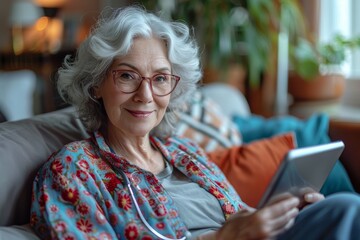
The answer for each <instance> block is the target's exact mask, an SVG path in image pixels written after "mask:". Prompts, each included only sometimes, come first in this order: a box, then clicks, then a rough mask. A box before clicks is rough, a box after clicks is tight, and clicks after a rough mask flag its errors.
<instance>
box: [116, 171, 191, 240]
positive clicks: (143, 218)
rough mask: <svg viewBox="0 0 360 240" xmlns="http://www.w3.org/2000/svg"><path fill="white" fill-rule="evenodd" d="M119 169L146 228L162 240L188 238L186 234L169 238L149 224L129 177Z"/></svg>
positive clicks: (182, 239) (184, 239) (183, 239)
mask: <svg viewBox="0 0 360 240" xmlns="http://www.w3.org/2000/svg"><path fill="white" fill-rule="evenodd" d="M118 170H119V173H120V175H121V177H122V178H123V179H124V180H125V185H126V187H127V188H128V190H129V192H130V197H131V199H132V201H133V203H134V205H135V208H136V211H137V212H138V214H139V217H140V219H141V221H142V222H143V224H144V225H145V226H146V228H147V229H149V231H150V232H152V233H153V234H154V235H155V236H156V237H158V238H160V239H162V240H186V236H184V237H182V238H168V237H166V236H164V235H162V234H161V233H159V232H158V231H156V230H155V229H154V228H153V227H152V226H151V225H150V224H149V222H148V221H147V220H146V218H145V217H144V215H143V214H142V212H141V209H140V207H139V204H138V202H137V201H136V198H135V195H134V192H133V188H132V186H131V183H130V181H129V178H128V177H127V176H126V174H125V173H124V172H123V171H121V170H120V169H118Z"/></svg>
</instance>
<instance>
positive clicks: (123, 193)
mask: <svg viewBox="0 0 360 240" xmlns="http://www.w3.org/2000/svg"><path fill="white" fill-rule="evenodd" d="M150 140H151V142H152V144H153V145H154V146H156V147H157V148H158V149H159V150H160V151H161V152H162V154H163V156H164V157H165V159H166V160H167V161H168V162H169V163H170V164H171V165H172V166H173V167H175V168H177V169H178V170H179V171H181V172H182V173H184V174H185V175H186V176H188V177H189V178H190V179H191V180H192V181H193V182H196V183H197V184H199V185H200V186H201V187H202V188H204V189H205V190H207V191H208V192H209V193H211V194H212V195H213V196H215V197H216V198H217V199H218V201H219V203H220V205H221V207H222V210H223V213H224V215H225V218H228V217H229V216H230V215H231V214H234V213H235V212H237V211H238V210H239V209H242V208H245V207H246V205H245V204H244V203H243V202H242V201H241V200H240V198H239V196H238V195H237V194H236V192H235V190H234V189H233V187H232V186H231V185H230V184H229V183H228V182H227V180H226V179H225V176H224V175H223V174H222V173H221V171H220V170H219V168H217V167H216V165H215V164H213V163H211V162H209V161H208V160H207V158H206V157H205V153H204V152H203V151H202V150H201V149H200V148H199V147H198V146H197V145H195V144H194V143H192V142H190V141H189V140H187V139H182V138H178V137H173V138H168V139H166V140H160V139H158V138H155V137H150ZM120 170H121V171H123V172H124V173H125V174H126V176H127V177H128V178H129V181H130V182H131V185H132V186H133V187H132V189H133V191H134V195H135V198H136V199H137V202H138V204H139V207H140V209H141V212H142V214H143V215H144V217H145V218H146V219H147V221H148V222H149V224H150V225H151V226H152V227H153V228H154V229H156V231H158V232H159V233H161V234H162V235H165V236H167V237H169V238H180V237H183V236H184V235H185V234H186V232H187V227H186V226H185V224H184V223H183V221H182V220H181V219H180V217H179V215H178V211H177V209H176V207H175V204H174V202H173V201H172V199H171V197H170V196H169V194H168V193H167V192H166V191H165V190H164V188H163V187H162V185H161V184H160V182H159V181H158V179H157V178H156V176H155V175H154V174H152V173H151V172H148V171H145V170H143V169H141V168H139V167H137V166H135V165H132V164H131V163H130V162H128V161H127V160H126V159H125V158H124V157H121V156H118V155H115V154H114V153H112V152H111V151H110V148H109V146H108V145H107V144H106V143H105V139H104V137H103V136H102V135H101V134H100V132H95V133H94V134H93V136H92V137H90V138H89V139H87V140H82V141H76V142H72V143H69V144H67V145H66V146H64V147H63V148H62V149H60V150H59V151H57V152H55V153H54V154H53V155H52V156H50V158H49V160H48V161H47V162H46V163H45V164H44V165H43V166H42V168H41V169H40V170H39V172H38V174H37V176H36V178H35V181H34V184H33V194H32V208H31V219H30V224H31V226H32V228H33V229H34V231H35V232H36V233H37V234H38V235H39V236H40V237H41V238H42V239H69V240H70V239H156V236H155V235H153V234H152V233H151V232H150V231H149V230H148V228H147V227H146V226H145V225H144V224H143V222H142V221H141V219H140V218H139V215H138V213H137V211H136V208H135V205H134V204H133V203H132V199H131V195H130V192H129V188H128V187H127V186H126V185H125V183H124V180H123V179H122V178H121V175H120V174H119V171H120Z"/></svg>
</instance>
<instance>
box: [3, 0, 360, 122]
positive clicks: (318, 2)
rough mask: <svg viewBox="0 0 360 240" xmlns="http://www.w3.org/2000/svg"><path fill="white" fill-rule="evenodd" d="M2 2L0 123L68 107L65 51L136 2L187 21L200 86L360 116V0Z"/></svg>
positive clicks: (264, 107) (271, 111)
mask: <svg viewBox="0 0 360 240" xmlns="http://www.w3.org/2000/svg"><path fill="white" fill-rule="evenodd" d="M0 1H1V8H0V22H1V24H0V33H1V34H0V119H1V118H2V120H3V121H4V120H17V119H21V118H25V117H29V116H32V115H36V114H40V113H45V112H50V111H53V110H56V109H59V108H62V107H64V105H63V103H62V102H61V101H60V99H59V97H58V95H57V94H56V90H55V88H54V73H55V72H56V70H57V69H58V68H59V67H60V66H61V64H62V60H63V58H64V56H65V55H67V54H74V53H75V51H76V48H77V46H78V45H79V44H80V43H81V41H82V40H83V39H84V38H85V37H86V36H87V34H88V33H89V31H90V29H91V27H92V25H93V24H94V23H95V21H96V18H97V16H98V15H99V14H100V13H101V11H102V10H103V9H104V8H105V7H108V6H110V7H115V8H116V7H122V6H126V5H129V4H133V3H140V4H142V5H144V6H146V7H147V8H148V9H150V10H153V11H160V12H161V13H162V15H163V16H164V17H166V18H169V19H173V20H180V21H185V22H186V23H188V24H189V25H190V26H191V27H192V29H193V32H194V35H195V36H196V38H197V40H198V42H199V45H200V48H201V50H202V53H203V54H202V56H201V57H202V62H203V70H204V78H203V84H210V83H213V82H222V83H226V84H229V85H231V86H233V87H235V88H236V89H238V90H239V91H241V92H242V93H243V94H244V96H245V97H246V99H247V100H248V102H249V104H250V108H251V111H252V112H253V113H255V114H259V115H262V116H265V117H271V116H279V115H287V114H291V115H294V116H299V117H307V116H309V115H310V114H312V113H314V112H320V111H321V112H326V113H328V114H330V115H335V116H348V117H349V118H355V119H357V120H360V113H359V111H360V110H359V109H360V97H359V94H358V92H360V76H359V75H360V67H359V66H360V65H359V63H360V52H359V49H360V48H359V46H360V38H359V36H360V25H359V24H356V23H357V22H359V21H360V15H359V14H356V13H358V12H359V11H360V1H358V0H271V1H269V0H202V1H200V0H147V1H131V0H0ZM358 10H359V11H358Z"/></svg>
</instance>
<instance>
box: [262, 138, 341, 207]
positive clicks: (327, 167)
mask: <svg viewBox="0 0 360 240" xmlns="http://www.w3.org/2000/svg"><path fill="white" fill-rule="evenodd" d="M343 150H344V143H343V142H342V141H337V142H332V143H327V144H322V145H317V146H311V147H306V148H297V149H293V150H290V151H289V152H288V153H287V155H286V156H285V157H284V159H283V161H282V163H281V164H280V166H279V169H278V170H277V172H276V173H275V175H274V176H273V178H272V180H271V182H270V184H269V186H268V187H267V189H266V191H265V193H264V195H263V197H262V198H261V200H260V202H259V204H258V206H257V207H258V208H261V207H263V206H264V205H265V204H266V203H267V202H268V201H269V200H270V199H271V198H273V197H275V196H276V195H279V194H281V193H285V192H289V193H291V194H293V195H295V196H299V197H301V196H303V194H304V192H306V191H308V189H309V188H310V189H313V190H315V191H320V189H321V187H322V185H323V184H324V182H325V180H326V178H327V177H328V175H329V173H330V171H331V170H332V169H333V167H334V165H335V163H336V161H337V160H338V158H339V157H340V155H341V153H342V151H343Z"/></svg>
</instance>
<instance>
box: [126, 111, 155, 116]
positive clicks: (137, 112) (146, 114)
mask: <svg viewBox="0 0 360 240" xmlns="http://www.w3.org/2000/svg"><path fill="white" fill-rule="evenodd" d="M126 111H128V112H129V113H130V114H131V115H132V116H134V117H136V118H147V117H149V116H150V115H151V114H152V113H153V112H154V111H139V110H130V109H126Z"/></svg>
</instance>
